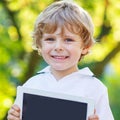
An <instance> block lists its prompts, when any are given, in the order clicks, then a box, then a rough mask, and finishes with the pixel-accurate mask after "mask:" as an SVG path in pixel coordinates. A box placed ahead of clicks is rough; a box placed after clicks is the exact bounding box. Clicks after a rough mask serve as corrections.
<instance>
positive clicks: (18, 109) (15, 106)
mask: <svg viewBox="0 0 120 120" xmlns="http://www.w3.org/2000/svg"><path fill="white" fill-rule="evenodd" d="M12 108H13V109H14V110H16V111H20V108H19V106H18V105H15V104H14V105H13V106H12Z"/></svg>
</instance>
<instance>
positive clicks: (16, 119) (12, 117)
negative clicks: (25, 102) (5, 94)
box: [7, 114, 20, 120]
mask: <svg viewBox="0 0 120 120" xmlns="http://www.w3.org/2000/svg"><path fill="white" fill-rule="evenodd" d="M7 120H20V118H18V117H15V116H13V115H11V114H9V115H8V117H7Z"/></svg>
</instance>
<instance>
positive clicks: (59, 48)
mask: <svg viewBox="0 0 120 120" xmlns="http://www.w3.org/2000/svg"><path fill="white" fill-rule="evenodd" d="M63 46H64V45H63V42H62V40H58V41H56V43H55V46H54V49H55V51H63V49H64V47H63Z"/></svg>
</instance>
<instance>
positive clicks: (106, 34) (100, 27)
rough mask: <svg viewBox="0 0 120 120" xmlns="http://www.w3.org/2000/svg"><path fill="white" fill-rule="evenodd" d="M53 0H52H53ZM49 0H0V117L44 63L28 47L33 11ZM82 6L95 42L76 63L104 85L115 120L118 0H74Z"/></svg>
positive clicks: (119, 81)
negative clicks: (91, 23)
mask: <svg viewBox="0 0 120 120" xmlns="http://www.w3.org/2000/svg"><path fill="white" fill-rule="evenodd" d="M54 1H55V0H54ZM54 1H53V0H0V120H6V116H7V111H8V109H9V108H10V106H11V105H12V104H13V102H14V99H15V96H16V87H17V86H18V85H22V84H23V83H24V82H25V81H26V80H27V79H28V78H29V77H31V76H33V75H34V74H35V73H36V71H38V70H40V69H42V68H43V67H44V66H46V63H44V61H43V59H42V58H41V57H40V56H38V55H37V52H36V51H33V49H32V38H31V35H32V31H33V27H34V22H35V19H36V17H37V15H38V14H39V13H40V12H41V11H42V10H43V9H44V8H45V7H46V6H48V5H49V4H50V3H52V2H54ZM74 1H76V2H77V3H78V4H79V5H81V6H82V7H83V8H84V9H86V10H87V11H88V12H89V13H90V15H91V16H92V18H93V22H94V25H95V34H94V38H95V40H96V44H95V45H94V46H93V48H92V49H91V51H90V53H89V55H87V56H86V57H85V58H83V59H82V61H81V62H80V63H79V67H80V68H82V67H85V66H89V68H90V69H91V70H92V71H93V72H94V73H95V75H96V76H97V77H98V78H99V79H100V80H101V81H102V82H103V83H104V84H105V85H106V86H107V87H108V92H109V99H110V106H111V109H112V112H113V115H114V117H115V120H119V118H120V114H119V111H120V94H119V93H120V0H74Z"/></svg>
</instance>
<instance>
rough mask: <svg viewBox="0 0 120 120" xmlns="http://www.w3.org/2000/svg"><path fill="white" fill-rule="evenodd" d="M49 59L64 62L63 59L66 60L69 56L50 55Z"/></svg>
mask: <svg viewBox="0 0 120 120" xmlns="http://www.w3.org/2000/svg"><path fill="white" fill-rule="evenodd" d="M51 57H52V58H54V59H58V60H64V59H66V58H68V57H69V56H59V55H52V56H51Z"/></svg>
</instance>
